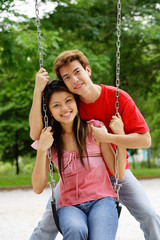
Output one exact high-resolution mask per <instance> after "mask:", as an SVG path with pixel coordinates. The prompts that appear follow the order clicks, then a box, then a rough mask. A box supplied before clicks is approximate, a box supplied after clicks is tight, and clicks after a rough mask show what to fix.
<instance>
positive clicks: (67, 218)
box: [58, 197, 118, 240]
mask: <svg viewBox="0 0 160 240" xmlns="http://www.w3.org/2000/svg"><path fill="white" fill-rule="evenodd" d="M58 217H59V224H60V228H61V231H62V233H63V240H71V239H72V240H87V239H88V238H89V239H90V240H97V239H103V240H115V236H116V232H117V227H118V214H117V208H116V201H115V199H114V198H111V197H105V198H101V199H98V200H94V201H89V202H85V203H81V204H78V205H75V206H67V207H61V208H59V210H58Z"/></svg>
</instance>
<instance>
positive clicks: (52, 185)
mask: <svg viewBox="0 0 160 240" xmlns="http://www.w3.org/2000/svg"><path fill="white" fill-rule="evenodd" d="M43 112H44V118H43V119H44V125H45V128H47V127H48V116H47V105H46V103H45V98H44V93H43ZM47 155H48V159H49V172H50V178H51V181H50V182H49V183H48V184H49V185H50V187H51V189H52V198H53V199H54V191H53V187H55V180H54V179H53V172H54V167H53V163H52V155H51V148H49V149H48V152H47Z"/></svg>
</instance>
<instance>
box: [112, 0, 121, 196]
mask: <svg viewBox="0 0 160 240" xmlns="http://www.w3.org/2000/svg"><path fill="white" fill-rule="evenodd" d="M120 36H121V1H120V0H118V3H117V43H116V45H117V52H116V88H117V89H116V103H115V108H116V114H115V115H117V114H118V109H119V86H120V45H121V42H120ZM115 150H116V152H115V179H116V182H115V183H114V190H115V192H116V193H117V200H118V201H119V190H120V187H121V186H122V184H119V183H118V181H119V172H118V167H119V166H118V163H119V153H118V147H117V146H115Z"/></svg>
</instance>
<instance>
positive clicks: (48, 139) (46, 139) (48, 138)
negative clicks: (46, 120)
mask: <svg viewBox="0 0 160 240" xmlns="http://www.w3.org/2000/svg"><path fill="white" fill-rule="evenodd" d="M51 130H52V127H48V128H43V129H42V132H41V135H40V139H39V145H38V149H41V150H43V151H47V150H48V149H49V148H50V147H51V146H52V144H53V141H54V138H53V132H52V131H51Z"/></svg>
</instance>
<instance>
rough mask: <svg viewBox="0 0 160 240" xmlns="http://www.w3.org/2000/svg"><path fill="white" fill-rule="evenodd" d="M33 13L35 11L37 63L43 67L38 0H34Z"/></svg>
mask: <svg viewBox="0 0 160 240" xmlns="http://www.w3.org/2000/svg"><path fill="white" fill-rule="evenodd" d="M35 13H36V23H37V35H38V52H39V64H40V68H42V67H43V48H42V44H41V30H40V19H39V9H38V0H35Z"/></svg>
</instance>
